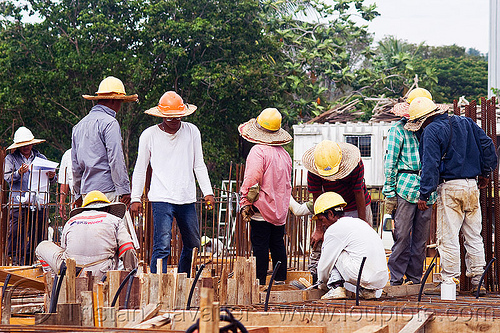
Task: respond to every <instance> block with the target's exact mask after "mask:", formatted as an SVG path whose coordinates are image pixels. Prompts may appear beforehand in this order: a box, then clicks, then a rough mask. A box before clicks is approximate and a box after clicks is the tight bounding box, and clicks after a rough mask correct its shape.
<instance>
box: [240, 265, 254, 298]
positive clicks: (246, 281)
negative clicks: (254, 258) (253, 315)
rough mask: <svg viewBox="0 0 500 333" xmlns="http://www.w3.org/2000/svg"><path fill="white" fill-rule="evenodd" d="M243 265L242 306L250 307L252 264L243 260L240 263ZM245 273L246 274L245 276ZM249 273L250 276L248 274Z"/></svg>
mask: <svg viewBox="0 0 500 333" xmlns="http://www.w3.org/2000/svg"><path fill="white" fill-rule="evenodd" d="M242 265H243V271H244V273H243V278H242V280H243V285H242V286H243V288H242V289H243V298H242V303H241V304H242V305H250V304H252V284H253V281H252V274H251V272H252V262H251V261H250V260H245V261H244V262H242ZM245 272H246V274H245ZM249 273H250V274H249Z"/></svg>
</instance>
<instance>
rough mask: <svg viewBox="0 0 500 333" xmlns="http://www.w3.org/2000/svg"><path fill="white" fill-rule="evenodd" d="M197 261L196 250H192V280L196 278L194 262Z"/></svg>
mask: <svg viewBox="0 0 500 333" xmlns="http://www.w3.org/2000/svg"><path fill="white" fill-rule="evenodd" d="M197 261H198V248H197V247H195V248H193V255H192V256H191V275H190V277H192V278H194V277H195V276H196V262H197Z"/></svg>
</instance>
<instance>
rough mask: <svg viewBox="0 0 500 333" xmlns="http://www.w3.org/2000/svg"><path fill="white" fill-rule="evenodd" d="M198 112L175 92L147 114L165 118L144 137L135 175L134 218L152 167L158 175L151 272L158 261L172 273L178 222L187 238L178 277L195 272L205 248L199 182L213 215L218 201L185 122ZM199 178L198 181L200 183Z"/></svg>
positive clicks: (152, 194) (194, 134)
mask: <svg viewBox="0 0 500 333" xmlns="http://www.w3.org/2000/svg"><path fill="white" fill-rule="evenodd" d="M194 111H196V106H195V105H191V104H186V103H184V101H183V100H182V98H181V96H179V95H178V94H177V93H175V92H174V91H167V92H166V93H165V94H163V96H162V97H161V98H160V101H159V103H158V105H157V106H155V107H153V108H151V109H149V110H147V111H145V113H146V114H149V115H152V116H155V117H160V118H163V121H162V122H161V123H160V124H158V125H154V126H151V127H149V128H147V129H146V130H144V132H142V134H141V136H140V138H139V152H138V154H137V161H136V162H135V168H134V173H133V175H132V204H131V207H130V210H131V213H132V215H133V216H135V215H138V214H139V213H140V212H141V209H142V206H141V196H142V193H143V191H144V184H145V181H146V171H147V168H148V165H151V168H152V170H153V173H152V176H151V188H150V189H149V192H148V199H149V201H150V202H151V203H152V207H153V224H154V234H153V253H152V256H151V266H150V267H151V272H152V273H156V272H157V267H156V263H157V259H163V261H162V265H163V267H162V268H163V272H166V271H167V259H168V256H169V255H170V241H171V239H172V222H173V219H174V218H175V219H176V222H177V226H178V227H179V230H180V232H181V236H182V252H181V256H180V259H179V267H178V271H179V272H180V273H188V276H189V274H190V272H191V260H192V259H191V257H192V252H193V248H194V247H198V248H199V247H200V230H199V224H198V217H197V213H196V207H195V203H196V180H197V181H198V184H199V186H200V188H201V191H202V192H203V195H204V200H205V203H206V205H207V207H208V208H209V209H211V207H212V205H213V203H214V196H213V192H212V186H211V183H210V178H209V177H208V170H207V166H206V165H205V162H204V161H203V151H202V147H201V134H200V131H199V129H198V128H197V127H196V126H195V125H193V124H191V123H188V122H184V121H181V120H182V118H183V117H187V116H189V115H190V114H192V113H193V112H194ZM195 176H196V179H195Z"/></svg>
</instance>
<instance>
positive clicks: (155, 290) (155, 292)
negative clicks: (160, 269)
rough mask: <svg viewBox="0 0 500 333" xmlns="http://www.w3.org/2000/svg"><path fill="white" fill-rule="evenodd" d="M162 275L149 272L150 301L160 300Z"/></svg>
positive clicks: (157, 301) (156, 301)
mask: <svg viewBox="0 0 500 333" xmlns="http://www.w3.org/2000/svg"><path fill="white" fill-rule="evenodd" d="M160 290H161V289H160V275H158V274H149V303H159V302H160V297H159V296H160V295H159V294H160Z"/></svg>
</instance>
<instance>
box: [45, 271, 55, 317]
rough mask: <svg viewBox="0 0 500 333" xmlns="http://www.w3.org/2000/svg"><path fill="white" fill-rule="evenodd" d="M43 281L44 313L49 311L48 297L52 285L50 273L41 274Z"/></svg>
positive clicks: (52, 278) (52, 277)
mask: <svg viewBox="0 0 500 333" xmlns="http://www.w3.org/2000/svg"><path fill="white" fill-rule="evenodd" d="M43 280H44V282H45V295H44V299H45V311H44V312H47V311H48V310H49V305H50V295H51V294H52V285H53V284H54V276H53V275H52V273H51V272H45V273H43Z"/></svg>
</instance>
